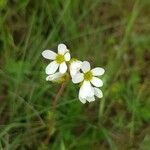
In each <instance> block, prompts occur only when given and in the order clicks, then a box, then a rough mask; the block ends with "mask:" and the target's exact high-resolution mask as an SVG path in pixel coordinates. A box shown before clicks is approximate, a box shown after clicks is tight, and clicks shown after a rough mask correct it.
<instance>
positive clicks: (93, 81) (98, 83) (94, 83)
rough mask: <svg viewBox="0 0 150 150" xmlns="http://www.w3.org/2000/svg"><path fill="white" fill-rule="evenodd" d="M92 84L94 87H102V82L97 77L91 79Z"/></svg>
mask: <svg viewBox="0 0 150 150" xmlns="http://www.w3.org/2000/svg"><path fill="white" fill-rule="evenodd" d="M91 82H92V84H93V85H94V86H96V87H101V86H103V82H102V80H101V79H99V78H97V77H93V78H92V80H91Z"/></svg>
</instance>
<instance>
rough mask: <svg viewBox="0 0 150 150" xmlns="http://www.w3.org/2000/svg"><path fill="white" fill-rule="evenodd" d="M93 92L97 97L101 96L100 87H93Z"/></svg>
mask: <svg viewBox="0 0 150 150" xmlns="http://www.w3.org/2000/svg"><path fill="white" fill-rule="evenodd" d="M94 94H95V96H97V97H98V98H102V97H103V93H102V91H101V90H100V89H98V88H94Z"/></svg>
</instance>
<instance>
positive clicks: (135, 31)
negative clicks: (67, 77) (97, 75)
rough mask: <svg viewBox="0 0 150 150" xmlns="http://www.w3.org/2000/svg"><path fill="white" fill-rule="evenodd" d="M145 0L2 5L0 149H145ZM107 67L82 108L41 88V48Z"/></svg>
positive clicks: (148, 95) (149, 70) (70, 90)
mask: <svg viewBox="0 0 150 150" xmlns="http://www.w3.org/2000/svg"><path fill="white" fill-rule="evenodd" d="M149 8H150V1H149V0H41V1H40V0H0V150H150V51H149V48H150V22H149V21H150V9H149ZM61 42H63V43H65V44H67V46H68V47H69V49H70V51H71V54H72V56H74V57H76V58H79V59H80V60H88V61H90V62H91V65H92V67H96V66H100V67H103V68H105V70H106V73H105V75H104V76H103V78H102V79H103V81H104V87H103V88H102V90H103V93H104V97H103V98H102V99H97V100H96V101H95V102H93V103H90V104H89V103H88V104H85V105H83V104H82V103H81V102H80V101H79V99H78V86H74V85H73V84H72V83H71V82H69V83H68V85H67V87H66V89H65V92H64V93H63V95H62V96H61V98H60V99H59V102H58V104H57V109H56V111H53V110H52V107H51V106H52V102H53V99H54V96H55V95H56V93H57V91H58V89H59V86H60V85H57V84H53V83H50V82H46V81H45V77H46V75H45V71H44V70H45V67H46V65H47V64H48V61H45V60H44V59H43V58H42V57H41V52H42V51H43V50H44V49H47V48H49V49H54V50H56V48H57V44H59V43H61Z"/></svg>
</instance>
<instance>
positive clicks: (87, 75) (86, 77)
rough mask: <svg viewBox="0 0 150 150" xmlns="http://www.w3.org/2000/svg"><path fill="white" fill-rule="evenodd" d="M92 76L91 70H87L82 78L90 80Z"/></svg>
mask: <svg viewBox="0 0 150 150" xmlns="http://www.w3.org/2000/svg"><path fill="white" fill-rule="evenodd" d="M92 78H93V74H92V72H91V71H88V72H86V73H85V74H84V79H85V80H87V81H91V80H92Z"/></svg>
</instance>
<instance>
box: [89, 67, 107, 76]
mask: <svg viewBox="0 0 150 150" xmlns="http://www.w3.org/2000/svg"><path fill="white" fill-rule="evenodd" d="M91 71H92V73H93V75H94V76H101V75H103V74H104V72H105V70H104V69H103V68H101V67H97V68H94V69H92V70H91Z"/></svg>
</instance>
